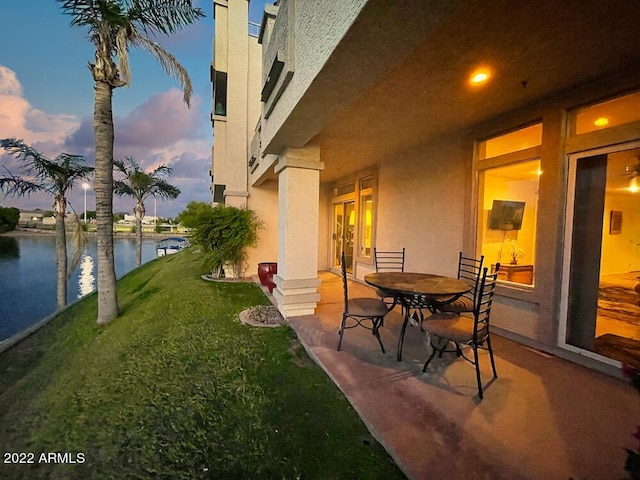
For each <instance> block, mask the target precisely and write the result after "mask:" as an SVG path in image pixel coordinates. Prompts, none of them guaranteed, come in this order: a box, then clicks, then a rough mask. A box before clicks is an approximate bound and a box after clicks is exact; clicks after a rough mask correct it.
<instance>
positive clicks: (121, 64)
mask: <svg viewBox="0 0 640 480" xmlns="http://www.w3.org/2000/svg"><path fill="white" fill-rule="evenodd" d="M128 41H129V34H128V29H127V28H126V27H120V28H119V29H118V32H117V33H116V45H115V46H116V54H117V55H118V71H119V72H120V79H121V80H122V81H123V82H124V83H126V84H127V85H129V83H130V82H131V71H130V70H129V51H128V47H127V42H128Z"/></svg>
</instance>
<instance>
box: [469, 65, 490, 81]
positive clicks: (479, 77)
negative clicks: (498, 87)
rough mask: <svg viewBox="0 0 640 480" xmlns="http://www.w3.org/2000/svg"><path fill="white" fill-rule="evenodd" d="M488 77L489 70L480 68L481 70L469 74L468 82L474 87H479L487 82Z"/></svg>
mask: <svg viewBox="0 0 640 480" xmlns="http://www.w3.org/2000/svg"><path fill="white" fill-rule="evenodd" d="M490 76H491V74H490V73H489V70H487V69H486V68H481V69H478V70H475V71H474V72H473V73H472V74H471V77H469V82H471V83H472V84H474V85H479V84H481V83H484V82H486V81H487V80H489V77H490Z"/></svg>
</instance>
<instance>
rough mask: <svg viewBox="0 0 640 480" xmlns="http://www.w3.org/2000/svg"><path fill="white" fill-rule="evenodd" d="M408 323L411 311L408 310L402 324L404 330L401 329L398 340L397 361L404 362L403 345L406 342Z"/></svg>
mask: <svg viewBox="0 0 640 480" xmlns="http://www.w3.org/2000/svg"><path fill="white" fill-rule="evenodd" d="M407 323H409V309H408V308H407V310H406V312H405V314H404V321H403V322H402V328H401V329H400V337H399V338H398V354H397V356H396V359H397V360H398V361H399V362H400V361H401V360H402V343H403V342H404V332H405V331H406V330H407Z"/></svg>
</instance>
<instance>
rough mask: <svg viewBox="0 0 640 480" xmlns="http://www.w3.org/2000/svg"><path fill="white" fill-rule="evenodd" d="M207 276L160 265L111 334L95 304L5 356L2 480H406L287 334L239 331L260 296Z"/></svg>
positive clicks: (130, 290) (131, 285)
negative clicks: (245, 312) (242, 318)
mask: <svg viewBox="0 0 640 480" xmlns="http://www.w3.org/2000/svg"><path fill="white" fill-rule="evenodd" d="M201 273H204V269H203V268H202V267H201V259H200V256H199V255H198V254H194V253H192V251H191V250H187V251H185V252H183V253H182V254H178V255H171V256H167V257H163V258H160V259H158V260H155V261H153V262H150V263H149V264H147V265H144V266H142V267H141V268H139V269H137V270H135V271H133V272H132V273H130V274H129V275H127V276H126V277H124V278H123V279H122V280H121V281H120V282H119V297H120V304H121V308H122V315H121V316H120V317H119V318H118V319H117V320H115V321H114V322H112V323H111V324H109V325H107V326H104V327H98V326H97V325H96V324H95V318H96V308H97V307H96V296H95V295H92V296H91V297H89V298H87V299H86V300H84V301H82V302H80V303H79V304H77V305H75V306H74V307H72V308H71V309H69V310H68V311H66V312H64V313H63V314H62V315H59V316H58V317H57V318H56V319H54V320H53V321H52V322H51V323H49V324H48V325H46V326H45V327H43V328H42V329H41V330H39V331H38V332H36V333H35V334H34V335H32V336H31V337H29V338H27V339H26V340H24V341H23V342H21V343H19V344H18V345H16V346H15V347H14V348H12V349H10V350H8V351H7V352H5V353H3V354H2V355H0V453H2V455H3V458H2V460H3V463H1V464H0V478H12V479H13V478H28V479H33V478H60V479H74V478H82V479H85V478H99V479H103V478H118V479H125V478H127V479H128V478H150V477H155V478H220V479H234V478H240V479H244V478H250V479H262V478H278V479H281V478H286V479H290V478H291V479H293V478H302V479H334V478H335V479H338V478H350V479H355V478H357V479H367V478H372V479H373V478H379V479H392V478H404V477H403V475H402V473H401V472H400V470H399V469H398V468H397V466H396V465H395V464H394V463H393V461H392V460H391V458H390V457H389V456H388V455H387V454H386V452H385V451H384V449H383V448H382V447H381V446H380V445H379V444H378V443H377V442H376V441H375V440H374V439H373V438H372V437H371V435H370V434H369V432H368V431H367V430H366V428H365V427H364V425H363V424H362V422H361V421H360V419H359V418H358V416H357V415H356V413H355V412H354V410H353V409H352V408H351V406H350V405H349V403H348V402H347V401H346V399H345V398H344V396H343V395H342V394H341V392H340V391H339V390H338V389H337V388H336V387H335V386H334V385H333V383H332V382H331V381H330V380H329V378H328V377H327V376H326V375H325V374H324V373H323V372H322V370H320V368H318V367H317V366H316V365H315V364H313V363H312V362H311V361H310V360H309V358H308V357H307V356H306V353H305V352H304V349H303V348H302V346H301V345H300V343H299V342H298V340H297V338H296V336H295V333H294V332H293V331H292V330H291V329H289V327H279V328H254V327H247V326H244V325H241V324H240V322H239V321H238V313H239V312H240V311H242V310H243V309H245V308H248V307H250V306H253V305H259V304H266V303H268V301H267V299H266V298H265V296H264V295H263V293H262V291H261V290H260V289H259V288H258V287H257V286H256V285H253V284H246V283H212V282H205V281H203V280H202V279H201V278H200V274H201ZM10 452H15V453H25V454H27V455H24V456H22V458H20V457H19V456H13V458H14V459H18V460H26V461H29V460H33V462H34V463H32V464H7V463H5V461H6V460H9V459H11V456H8V455H7V454H8V453H10ZM56 452H58V453H60V454H64V453H68V454H69V455H67V457H66V458H64V457H62V455H59V457H62V458H58V460H64V461H65V463H57V464H51V463H45V462H44V461H43V457H42V456H41V454H42V453H45V459H47V460H52V459H53V457H51V458H50V457H49V456H48V455H47V454H49V453H56ZM29 454H33V457H31V456H30V455H29ZM78 454H81V455H78ZM70 460H76V461H78V463H70ZM80 462H81V463H80Z"/></svg>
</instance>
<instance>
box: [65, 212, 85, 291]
mask: <svg viewBox="0 0 640 480" xmlns="http://www.w3.org/2000/svg"><path fill="white" fill-rule="evenodd" d="M71 209H72V210H73V215H71V220H70V223H69V225H67V227H68V228H67V230H68V231H69V232H71V236H70V237H67V239H70V240H71V252H72V255H71V260H70V261H69V262H68V264H67V280H68V279H69V278H71V275H73V271H74V270H75V269H76V267H77V266H78V265H79V264H80V259H81V258H82V253H83V252H84V250H85V247H86V245H87V234H86V232H85V231H84V229H83V228H82V222H81V221H80V215H78V214H77V212H76V211H75V209H74V208H73V207H71ZM67 218H68V217H67ZM66 221H67V220H66V218H65V223H66Z"/></svg>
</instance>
